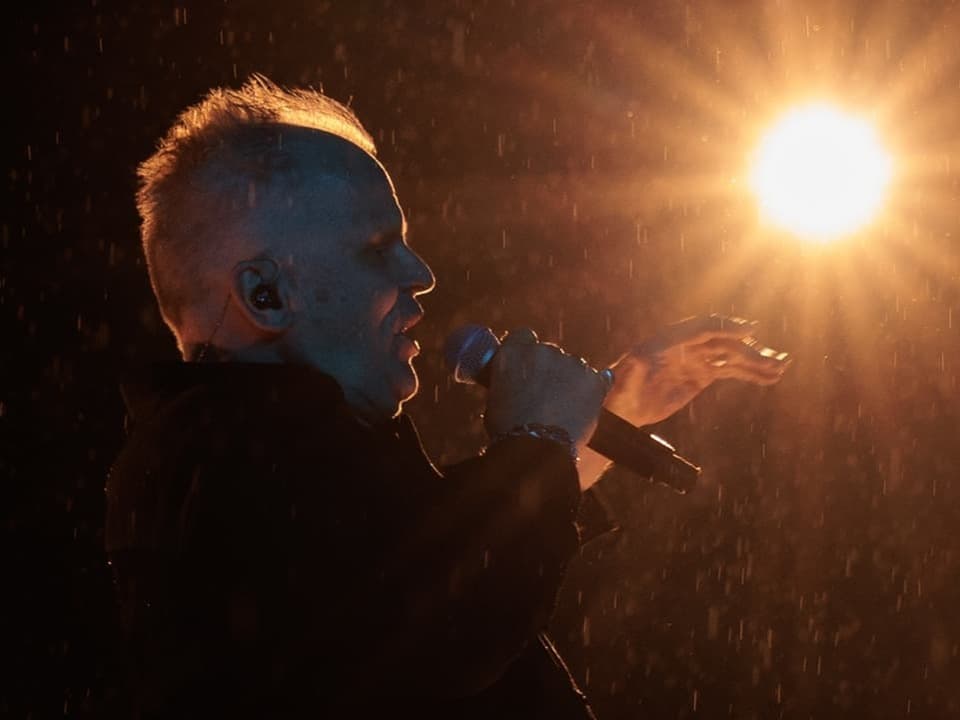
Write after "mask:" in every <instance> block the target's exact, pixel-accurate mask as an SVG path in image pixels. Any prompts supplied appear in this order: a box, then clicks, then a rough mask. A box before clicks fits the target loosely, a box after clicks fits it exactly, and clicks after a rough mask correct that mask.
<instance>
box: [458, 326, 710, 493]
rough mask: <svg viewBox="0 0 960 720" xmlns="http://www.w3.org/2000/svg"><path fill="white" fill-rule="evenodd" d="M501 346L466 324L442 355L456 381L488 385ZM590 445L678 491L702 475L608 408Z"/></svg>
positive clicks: (480, 329) (664, 444)
mask: <svg viewBox="0 0 960 720" xmlns="http://www.w3.org/2000/svg"><path fill="white" fill-rule="evenodd" d="M499 348H500V341H499V340H498V339H497V336H496V335H494V334H493V331H492V330H490V328H487V327H483V326H482V325H464V326H463V327H461V328H459V329H457V330H454V331H453V332H452V333H451V334H450V336H449V337H448V338H447V342H446V344H445V345H444V351H443V354H444V358H445V360H446V363H447V368H448V369H449V370H450V371H451V372H452V373H453V376H454V379H456V380H457V382H462V383H476V384H478V385H483V386H484V387H489V385H490V361H491V360H492V359H493V356H494V355H495V354H496V352H497V350H498V349H499ZM587 446H588V447H589V448H590V449H592V450H595V451H596V452H598V453H600V454H601V455H603V456H604V457H606V458H608V459H610V460H612V461H613V462H614V463H615V464H617V465H620V466H622V467H625V468H628V469H630V470H632V471H634V472H636V473H638V474H640V475H642V476H644V477H648V478H650V479H651V480H655V481H657V482H660V483H663V484H664V485H668V486H669V487H671V488H673V489H674V490H676V491H677V492H679V493H685V492H687V491H688V490H690V489H691V488H693V487H694V486H695V484H696V482H697V477H699V475H700V468H699V467H697V466H696V465H694V464H693V463H691V462H690V461H689V460H686V459H684V458H682V457H681V456H680V455H678V454H677V452H676V450H675V449H674V448H673V447H672V446H671V445H670V444H669V443H668V442H666V441H665V440H663V439H661V438H659V437H657V436H656V435H651V434H649V433H645V432H643V431H642V430H640V429H639V428H637V427H635V426H634V425H632V424H630V423H629V422H627V421H626V420H624V419H623V418H621V417H619V416H618V415H614V414H613V413H612V412H610V411H609V410H606V409H601V410H600V415H599V417H598V419H597V429H596V431H595V432H594V433H593V437H591V438H590V441H589V442H588V443H587Z"/></svg>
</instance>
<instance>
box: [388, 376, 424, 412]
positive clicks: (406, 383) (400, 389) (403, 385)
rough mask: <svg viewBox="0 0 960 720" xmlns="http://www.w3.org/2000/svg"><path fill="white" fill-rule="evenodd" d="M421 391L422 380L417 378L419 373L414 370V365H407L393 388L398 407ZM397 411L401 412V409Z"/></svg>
mask: <svg viewBox="0 0 960 720" xmlns="http://www.w3.org/2000/svg"><path fill="white" fill-rule="evenodd" d="M419 389H420V379H419V378H418V377H417V371H416V370H414V369H413V365H407V366H406V367H405V368H404V371H403V374H402V375H400V376H398V378H397V379H396V380H395V382H394V386H393V390H394V394H395V396H396V398H397V403H398V406H399V405H402V404H403V403H405V402H406V401H407V400H410V399H411V398H412V397H413V396H414V395H416V394H417V390H419ZM397 411H398V412H399V407H398V409H397Z"/></svg>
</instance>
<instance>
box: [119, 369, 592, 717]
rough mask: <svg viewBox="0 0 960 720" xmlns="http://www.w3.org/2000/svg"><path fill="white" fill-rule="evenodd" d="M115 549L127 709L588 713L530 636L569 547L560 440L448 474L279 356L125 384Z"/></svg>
mask: <svg viewBox="0 0 960 720" xmlns="http://www.w3.org/2000/svg"><path fill="white" fill-rule="evenodd" d="M124 395H125V399H126V401H127V405H128V408H129V411H130V415H131V418H132V421H133V428H132V432H131V434H130V436H129V438H128V441H127V444H126V446H125V448H124V449H123V451H122V453H121V455H120V457H119V458H118V459H117V461H116V463H115V465H114V467H113V469H112V470H111V473H110V477H109V479H108V482H107V503H108V515H107V530H106V545H107V551H108V553H109V556H110V559H111V563H112V565H113V568H114V572H115V577H116V583H117V591H118V598H119V606H120V608H121V611H122V620H123V624H124V628H125V630H126V637H127V645H126V651H125V653H126V654H125V664H126V665H127V667H128V669H129V687H130V688H131V693H130V696H131V698H132V702H133V705H134V711H135V714H138V715H139V716H140V717H144V718H152V717H157V718H160V717H164V718H166V717H171V718H173V717H176V718H190V717H202V718H213V717H251V718H252V717H264V718H267V717H269V718H281V717H283V718H286V717H364V716H368V715H369V716H382V713H383V712H384V711H386V712H387V713H388V715H387V716H393V717H400V716H404V717H405V716H407V715H409V716H411V717H421V718H425V717H432V716H437V717H449V718H470V717H477V718H479V717H490V718H510V717H518V718H519V717H531V718H532V717H551V718H563V717H569V718H584V717H589V710H588V709H587V708H586V705H585V703H584V702H583V700H582V696H580V694H579V692H578V691H576V690H575V688H573V687H572V686H571V681H570V679H569V676H568V674H567V673H566V672H565V669H564V668H562V667H561V666H557V665H556V664H555V663H554V660H556V658H553V659H551V658H550V657H549V653H548V652H546V651H545V649H544V648H543V647H542V646H541V643H540V642H539V640H538V633H539V632H540V631H542V630H543V628H544V627H545V626H546V624H547V621H548V618H549V617H550V614H551V612H552V609H553V605H554V601H555V596H556V593H557V590H558V587H559V585H560V581H561V579H562V576H563V572H564V569H565V566H566V564H567V562H568V560H569V558H570V557H571V555H572V554H573V553H574V552H575V551H576V549H577V547H578V542H579V538H578V531H577V527H576V524H575V519H576V515H577V511H578V506H579V502H580V492H579V488H578V484H577V474H576V469H575V467H574V464H573V463H572V462H571V460H570V459H569V457H568V456H567V454H566V453H565V451H564V450H563V448H561V447H559V446H556V445H555V444H553V443H550V442H547V441H542V440H536V439H532V438H516V439H510V440H507V441H504V442H501V443H497V444H495V445H494V446H492V447H491V448H490V449H489V450H488V451H487V453H486V454H484V455H482V456H480V457H478V458H474V459H471V460H469V461H467V462H464V463H461V464H459V465H457V466H454V467H452V468H449V469H448V470H446V471H444V472H443V473H442V474H441V473H440V472H438V471H437V470H436V469H435V468H434V467H433V466H432V465H431V464H430V462H429V461H428V460H427V458H426V457H425V456H424V454H423V451H422V449H421V447H420V443H419V440H418V438H417V435H416V431H415V429H414V427H413V424H412V423H411V422H410V420H409V419H408V418H406V417H405V416H401V417H399V418H398V419H396V420H395V421H391V422H389V423H386V424H384V425H382V426H379V427H376V428H369V427H366V426H364V425H362V424H360V423H358V422H357V421H355V420H354V419H353V417H352V416H351V414H350V413H349V411H348V409H347V407H346V405H345V403H344V399H343V395H342V392H341V390H340V388H339V386H338V385H337V384H336V382H335V381H333V380H332V379H331V378H330V377H328V376H326V375H323V374H322V373H319V372H317V371H315V370H312V369H309V368H305V367H296V366H289V365H253V364H238V363H217V364H193V363H179V364H175V365H170V366H163V367H157V368H154V369H153V370H152V371H151V372H150V373H148V374H147V375H146V376H145V377H142V378H141V379H139V380H136V381H133V382H128V383H127V384H126V385H125V387H124Z"/></svg>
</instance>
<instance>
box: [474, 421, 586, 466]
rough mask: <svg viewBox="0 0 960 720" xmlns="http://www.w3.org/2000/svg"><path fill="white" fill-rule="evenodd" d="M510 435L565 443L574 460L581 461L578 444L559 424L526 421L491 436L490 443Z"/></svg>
mask: <svg viewBox="0 0 960 720" xmlns="http://www.w3.org/2000/svg"><path fill="white" fill-rule="evenodd" d="M509 437H533V438H537V439H540V440H549V441H551V442H555V443H558V444H560V445H563V446H564V447H565V448H566V449H567V452H568V453H569V454H570V457H571V458H572V459H573V461H574V462H579V461H580V455H579V453H578V452H577V444H576V443H575V442H574V441H573V438H572V437H570V433H568V432H567V431H566V430H564V429H563V428H562V427H558V426H557V425H543V424H541V423H524V424H523V425H517V426H516V427H515V428H512V429H510V430H507V431H506V432H500V433H497V434H496V435H494V436H493V437H491V438H490V444H491V445H493V444H494V443H497V442H499V441H500V440H503V439H504V438H509Z"/></svg>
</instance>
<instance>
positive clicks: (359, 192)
mask: <svg viewBox="0 0 960 720" xmlns="http://www.w3.org/2000/svg"><path fill="white" fill-rule="evenodd" d="M285 133H286V134H285V136H284V138H285V145H286V147H287V149H288V150H289V151H290V152H291V153H293V154H294V156H295V157H296V158H297V159H298V165H299V167H300V172H299V173H298V175H299V182H298V185H299V188H298V190H299V191H300V192H299V193H298V194H300V195H301V197H300V198H299V200H300V201H301V202H302V201H306V202H307V204H308V205H309V206H310V207H312V208H313V209H315V210H317V211H319V212H322V213H323V214H325V215H331V216H341V217H342V216H344V215H346V216H348V217H349V219H351V220H353V221H354V222H363V224H365V225H366V224H372V225H375V226H378V227H380V228H381V229H391V230H396V231H400V232H403V233H406V226H407V222H406V218H405V217H404V215H403V211H402V210H401V209H400V206H399V202H398V200H397V197H396V194H395V190H394V186H393V182H392V180H391V179H390V176H389V174H388V173H387V171H386V169H385V168H384V167H383V166H382V165H381V164H380V162H379V161H378V160H377V159H376V158H374V157H373V156H371V155H369V154H368V153H367V152H366V151H364V150H363V149H361V148H359V147H357V146H356V145H354V144H353V143H351V142H349V141H347V140H344V139H343V138H340V137H337V136H335V135H331V134H329V133H324V132H320V131H315V130H310V129H307V128H296V129H291V130H289V131H285ZM301 209H303V208H301Z"/></svg>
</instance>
